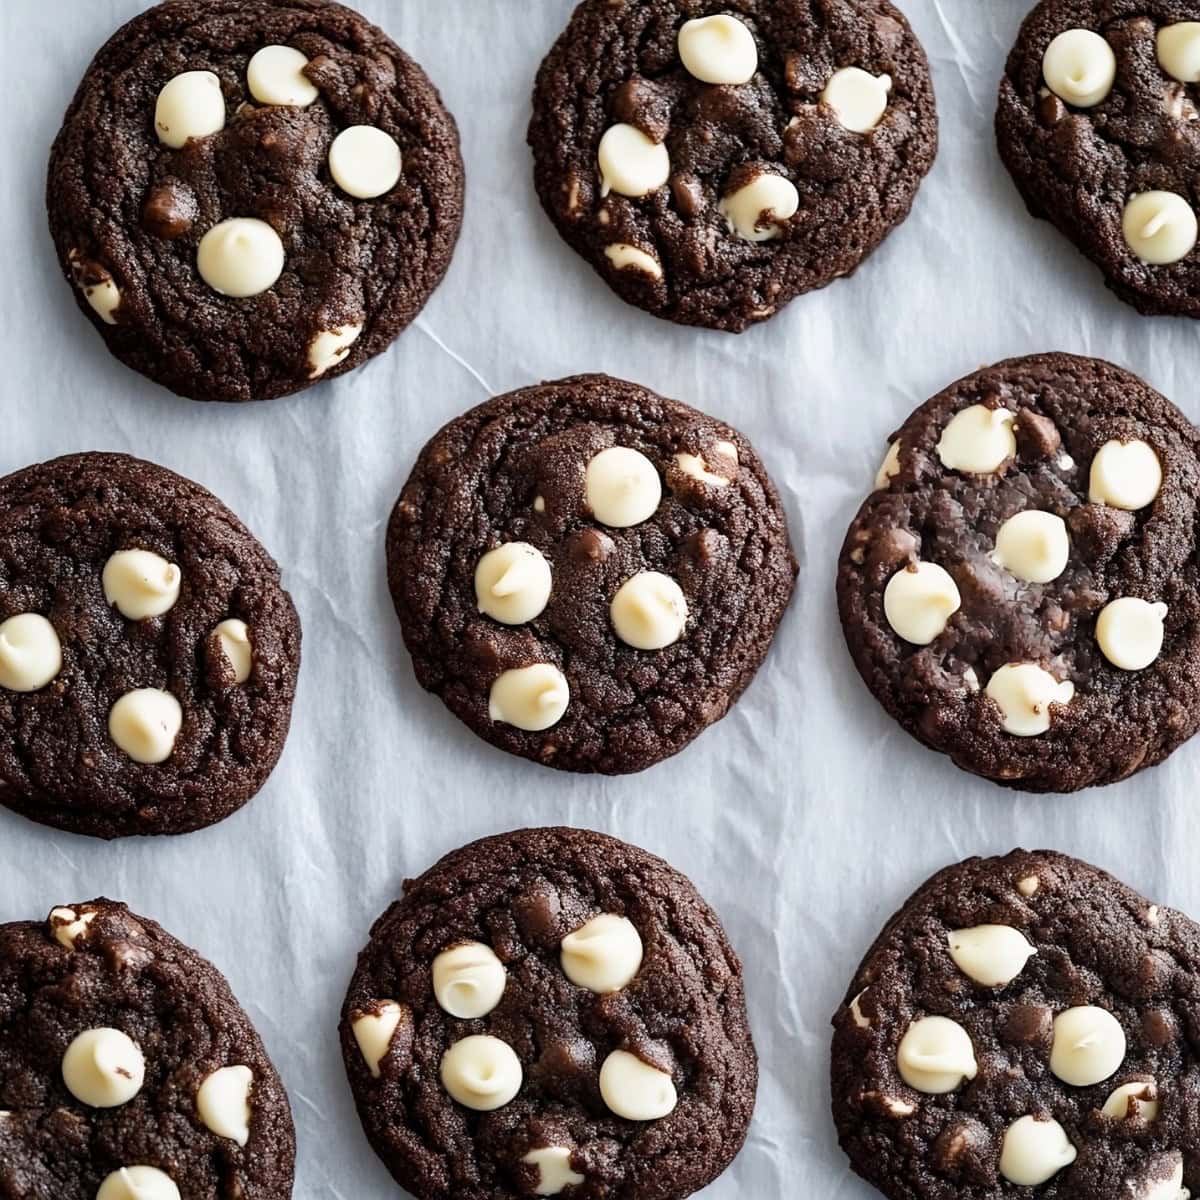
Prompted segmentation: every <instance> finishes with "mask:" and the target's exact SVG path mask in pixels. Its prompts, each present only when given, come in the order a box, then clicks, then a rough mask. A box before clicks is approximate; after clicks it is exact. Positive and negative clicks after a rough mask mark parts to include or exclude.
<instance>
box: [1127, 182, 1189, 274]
mask: <svg viewBox="0 0 1200 1200" xmlns="http://www.w3.org/2000/svg"><path fill="white" fill-rule="evenodd" d="M1121 230H1122V232H1123V233H1124V235H1125V242H1126V244H1127V245H1128V246H1129V248H1130V250H1132V251H1133V252H1134V254H1136V255H1137V256H1138V258H1140V259H1141V260H1142V262H1144V263H1147V264H1149V265H1150V266H1155V267H1161V266H1168V265H1170V264H1171V263H1177V262H1179V261H1180V259H1184V258H1187V256H1188V255H1189V254H1191V252H1192V250H1193V249H1195V246H1196V239H1197V234H1198V233H1200V224H1198V223H1197V220H1196V210H1195V209H1194V208H1192V206H1191V205H1190V204H1189V203H1188V202H1187V201H1186V200H1185V199H1184V198H1183V197H1182V196H1180V195H1178V194H1177V193H1175V192H1141V193H1139V194H1138V195H1135V196H1131V197H1130V198H1129V202H1128V203H1127V204H1126V205H1125V215H1124V216H1123V217H1122V220H1121Z"/></svg>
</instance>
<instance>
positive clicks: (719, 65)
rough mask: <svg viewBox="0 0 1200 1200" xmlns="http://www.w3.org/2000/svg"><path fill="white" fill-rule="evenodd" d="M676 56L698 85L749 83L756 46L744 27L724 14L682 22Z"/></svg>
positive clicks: (755, 68) (756, 65)
mask: <svg viewBox="0 0 1200 1200" xmlns="http://www.w3.org/2000/svg"><path fill="white" fill-rule="evenodd" d="M679 57H680V59H681V60H682V62H683V65H684V67H685V68H686V69H687V72H688V74H689V75H691V76H693V77H694V78H696V79H699V80H700V81H701V83H723V84H741V83H749V82H750V80H751V79H753V78H754V73H755V71H757V70H758V46H757V45H756V44H755V41H754V35H753V34H752V33H751V32H750V30H749V29H747V28H746V26H745V25H744V24H743V23H742V22H741V21H739V20H738V19H737V17H731V16H729V15H728V14H726V13H718V14H717V15H716V16H713V17H697V18H696V19H695V20H693V21H685V22H684V23H683V25H682V26H681V28H680V30H679Z"/></svg>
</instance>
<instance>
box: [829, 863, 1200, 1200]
mask: <svg viewBox="0 0 1200 1200" xmlns="http://www.w3.org/2000/svg"><path fill="white" fill-rule="evenodd" d="M1198 1001H1200V927H1198V926H1197V925H1196V924H1195V923H1194V922H1192V921H1190V920H1189V919H1188V918H1187V917H1185V916H1183V914H1182V913H1177V912H1172V911H1171V910H1170V909H1166V908H1160V907H1159V906H1158V905H1156V904H1151V903H1149V902H1148V901H1146V900H1143V899H1142V897H1141V896H1139V895H1137V893H1136V892H1134V891H1133V890H1132V889H1131V888H1128V887H1126V886H1125V885H1124V884H1123V883H1119V882H1118V881H1117V880H1115V879H1114V878H1113V877H1112V876H1111V875H1108V874H1106V873H1105V872H1104V871H1100V870H1097V868H1095V867H1090V866H1088V865H1087V864H1086V863H1082V862H1079V861H1078V860H1077V859H1073V858H1068V857H1066V855H1063V854H1055V853H1052V852H1050V851H1041V852H1037V853H1029V852H1027V851H1024V850H1014V851H1013V852H1012V853H1011V854H1009V855H1007V856H1006V857H1004V858H988V859H980V858H973V859H968V860H967V861H966V862H964V863H960V864H958V865H957V866H953V867H949V868H948V869H946V870H945V871H942V872H941V873H940V874H938V875H935V876H934V877H933V879H931V880H930V881H929V882H928V883H926V884H925V885H924V886H923V887H922V888H921V889H920V890H919V891H918V892H917V893H916V895H914V896H913V897H912V898H911V899H910V900H909V901H908V903H907V904H905V906H904V907H903V908H902V909H901V910H900V912H899V913H897V914H896V916H894V917H893V918H892V920H891V921H890V922H889V923H888V925H887V927H886V928H885V929H884V931H883V933H882V934H881V935H880V937H879V940H878V941H877V942H876V943H875V945H874V946H872V948H871V950H870V952H869V953H868V954H867V957H866V958H865V959H864V960H863V963H862V966H860V967H859V969H858V973H857V974H856V975H855V977H854V982H853V983H852V984H851V986H850V989H849V991H848V992H847V993H846V1000H845V1003H844V1004H843V1006H842V1007H841V1008H840V1009H839V1010H838V1013H837V1015H836V1016H835V1017H834V1021H833V1024H834V1029H835V1033H834V1039H833V1072H832V1074H833V1115H834V1119H835V1120H836V1122H837V1127H838V1133H839V1135H840V1137H841V1143H842V1147H843V1149H844V1150H845V1151H846V1153H847V1154H848V1155H849V1156H850V1162H851V1165H852V1166H853V1167H854V1169H855V1171H857V1172H858V1173H859V1174H860V1175H861V1176H862V1177H863V1178H864V1179H866V1180H868V1181H869V1182H870V1183H872V1184H874V1185H875V1187H877V1188H878V1189H879V1190H880V1191H881V1192H882V1193H883V1194H884V1195H885V1196H890V1197H893V1198H894V1200H950V1198H951V1197H955V1198H958V1197H961V1198H962V1200H1001V1198H1004V1197H1013V1196H1032V1195H1038V1196H1043V1197H1046V1200H1186V1198H1187V1196H1188V1192H1187V1191H1186V1190H1185V1189H1184V1184H1185V1183H1186V1184H1187V1185H1188V1187H1190V1188H1192V1189H1193V1193H1192V1194H1195V1189H1196V1188H1198V1187H1200V1126H1197V1123H1196V1117H1195V1114H1196V1110H1197V1106H1200V1060H1198V1058H1197V1052H1196V1045H1195V1038H1194V1032H1195V1016H1196V1011H1197V1003H1198ZM1035 1188H1036V1189H1037V1190H1036V1192H1035V1191H1034V1189H1035Z"/></svg>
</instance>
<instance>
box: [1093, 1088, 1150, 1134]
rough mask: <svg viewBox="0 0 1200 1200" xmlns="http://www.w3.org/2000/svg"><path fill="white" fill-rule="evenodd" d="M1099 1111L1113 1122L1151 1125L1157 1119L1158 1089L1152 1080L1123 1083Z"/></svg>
mask: <svg viewBox="0 0 1200 1200" xmlns="http://www.w3.org/2000/svg"><path fill="white" fill-rule="evenodd" d="M1101 1111H1102V1112H1103V1113H1104V1115H1105V1116H1106V1117H1112V1119H1113V1120H1114V1121H1140V1122H1143V1123H1144V1124H1146V1125H1152V1124H1153V1123H1154V1122H1155V1121H1156V1120H1157V1119H1158V1088H1157V1087H1156V1086H1155V1084H1154V1082H1153V1080H1149V1081H1147V1080H1139V1081H1138V1082H1137V1083H1123V1084H1122V1085H1121V1086H1120V1087H1119V1088H1117V1089H1116V1090H1115V1091H1113V1092H1112V1094H1111V1095H1110V1096H1109V1097H1108V1099H1107V1100H1105V1102H1104V1108H1103V1109H1102V1110H1101Z"/></svg>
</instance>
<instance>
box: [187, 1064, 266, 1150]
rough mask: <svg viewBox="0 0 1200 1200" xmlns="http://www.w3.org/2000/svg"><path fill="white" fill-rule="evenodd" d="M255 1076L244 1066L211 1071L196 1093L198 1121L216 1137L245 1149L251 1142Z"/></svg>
mask: <svg viewBox="0 0 1200 1200" xmlns="http://www.w3.org/2000/svg"><path fill="white" fill-rule="evenodd" d="M253 1086H254V1072H253V1071H252V1070H250V1068H249V1067H246V1066H236V1067H222V1068H221V1069H220V1070H218V1071H214V1072H213V1073H212V1074H211V1075H209V1076H208V1078H207V1079H205V1080H204V1082H203V1083H202V1084H201V1085H200V1088H199V1090H198V1091H197V1092H196V1111H197V1112H198V1113H199V1114H200V1120H201V1121H203V1122H204V1124H205V1126H206V1127H207V1128H208V1129H209V1130H210V1131H211V1132H213V1133H215V1134H216V1135H217V1137H223V1138H229V1139H230V1140H231V1141H234V1142H237V1144H238V1145H239V1146H244V1145H245V1144H246V1143H247V1142H248V1141H249V1140H250V1118H251V1116H252V1115H253V1114H252V1112H251V1109H250V1089H251V1088H252V1087H253Z"/></svg>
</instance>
